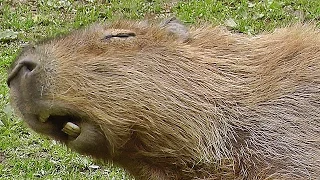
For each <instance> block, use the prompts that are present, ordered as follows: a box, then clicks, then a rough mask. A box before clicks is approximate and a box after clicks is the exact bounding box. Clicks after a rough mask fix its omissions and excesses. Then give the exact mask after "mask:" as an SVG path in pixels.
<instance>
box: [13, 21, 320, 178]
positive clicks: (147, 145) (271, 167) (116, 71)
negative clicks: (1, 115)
mask: <svg viewBox="0 0 320 180" xmlns="http://www.w3.org/2000/svg"><path fill="white" fill-rule="evenodd" d="M8 85H9V86H10V94H11V99H12V105H13V106H14V108H15V110H16V112H17V113H18V114H19V115H20V116H21V117H22V118H23V119H24V120H25V121H26V122H27V124H28V125H29V126H30V127H31V128H32V129H34V130H35V131H36V132H39V133H42V134H46V135H48V136H51V137H52V138H54V139H57V140H60V141H61V142H63V143H65V144H66V145H67V146H68V147H70V148H71V149H74V150H76V151H77V152H79V153H82V154H87V155H91V156H93V157H95V158H98V159H103V160H108V161H112V162H114V163H116V164H118V165H120V166H122V167H124V168H125V169H126V170H128V171H129V172H130V173H131V174H132V175H133V176H134V177H135V178H136V179H155V180H156V179H179V180H180V179H181V180H182V179H183V180H189V179H318V178H319V177H320V33H319V30H318V29H316V28H314V27H312V26H310V25H295V26H292V27H288V28H282V29H278V30H276V31H275V32H273V33H270V34H266V33H265V34H262V35H258V36H254V37H248V36H246V35H242V34H232V33H230V32H228V31H227V30H225V29H224V28H221V27H210V26H205V27H199V28H192V27H191V28H190V29H189V30H188V29H187V28H185V27H184V26H183V25H181V24H180V23H179V22H178V21H177V20H175V19H169V20H168V21H166V22H164V23H162V24H161V25H154V24H151V25H149V24H147V23H139V22H127V21H116V22H113V23H110V24H105V25H101V24H95V25H92V26H91V27H88V28H86V29H82V30H77V31H74V32H72V33H70V34H68V35H64V36H60V37H57V38H53V39H49V40H46V41H43V42H39V43H38V44H36V45H30V46H28V47H27V48H25V49H24V50H22V52H21V54H20V56H19V57H18V58H17V59H16V60H15V62H14V63H13V64H12V68H11V70H10V72H9V77H8Z"/></svg>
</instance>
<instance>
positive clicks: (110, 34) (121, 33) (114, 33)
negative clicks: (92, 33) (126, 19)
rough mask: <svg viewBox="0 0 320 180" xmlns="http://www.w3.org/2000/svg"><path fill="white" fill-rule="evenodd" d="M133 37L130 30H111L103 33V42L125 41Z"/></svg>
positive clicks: (133, 33) (133, 34)
mask: <svg viewBox="0 0 320 180" xmlns="http://www.w3.org/2000/svg"><path fill="white" fill-rule="evenodd" d="M135 36H136V33H135V32H133V31H130V30H125V29H113V30H111V31H107V32H105V34H104V37H103V40H112V39H127V38H131V37H135Z"/></svg>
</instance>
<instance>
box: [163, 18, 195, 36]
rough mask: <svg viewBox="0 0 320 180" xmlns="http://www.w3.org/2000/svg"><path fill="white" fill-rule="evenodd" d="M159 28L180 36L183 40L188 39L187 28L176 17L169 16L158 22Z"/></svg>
mask: <svg viewBox="0 0 320 180" xmlns="http://www.w3.org/2000/svg"><path fill="white" fill-rule="evenodd" d="M160 27H161V28H164V29H166V30H167V31H168V32H170V33H172V34H174V35H175V36H177V37H178V38H180V39H181V40H182V41H183V42H185V41H187V40H188V39H189V31H188V28H187V27H186V26H185V25H183V24H182V23H181V22H180V21H179V20H178V19H177V18H176V17H170V18H168V19H166V20H164V21H163V22H162V23H161V24H160Z"/></svg>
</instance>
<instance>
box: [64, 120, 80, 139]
mask: <svg viewBox="0 0 320 180" xmlns="http://www.w3.org/2000/svg"><path fill="white" fill-rule="evenodd" d="M62 131H63V132H64V133H66V134H68V135H69V136H71V137H74V138H76V137H78V136H79V135H80V132H81V131H80V127H79V126H78V125H76V124H74V123H72V122H67V123H66V125H64V127H63V129H62Z"/></svg>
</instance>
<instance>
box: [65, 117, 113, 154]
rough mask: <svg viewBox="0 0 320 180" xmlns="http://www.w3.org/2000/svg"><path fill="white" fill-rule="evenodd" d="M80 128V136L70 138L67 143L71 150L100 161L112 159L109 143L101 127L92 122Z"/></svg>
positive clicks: (82, 124) (84, 123)
mask: <svg viewBox="0 0 320 180" xmlns="http://www.w3.org/2000/svg"><path fill="white" fill-rule="evenodd" d="M79 128H80V131H81V132H80V134H79V135H78V136H77V137H76V138H73V137H70V136H69V139H68V140H67V141H66V144H67V146H68V147H69V148H71V149H73V150H75V151H77V152H79V153H81V154H87V155H91V156H93V157H95V158H98V159H106V158H110V156H111V155H110V153H108V152H109V150H110V145H109V142H108V140H107V139H106V137H105V135H104V134H103V132H102V130H101V128H100V127H99V126H97V125H95V124H93V123H91V122H82V123H81V124H80V125H79Z"/></svg>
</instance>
